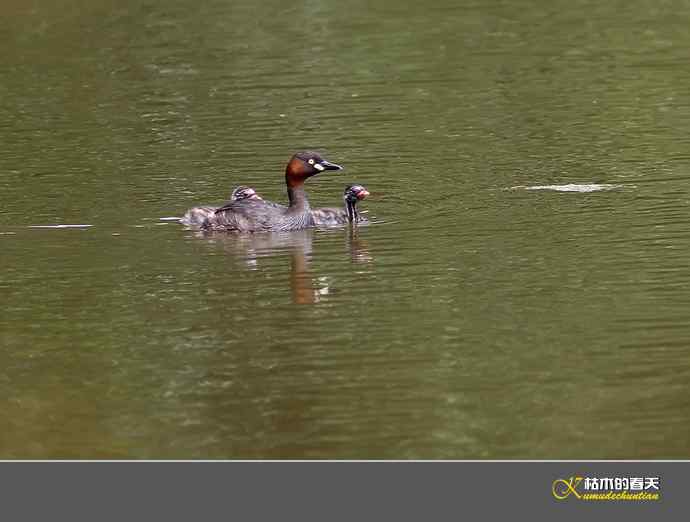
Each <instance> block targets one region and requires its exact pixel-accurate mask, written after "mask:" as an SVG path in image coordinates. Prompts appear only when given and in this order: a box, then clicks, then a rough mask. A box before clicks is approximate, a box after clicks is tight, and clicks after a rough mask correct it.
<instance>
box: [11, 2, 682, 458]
mask: <svg viewBox="0 0 690 522" xmlns="http://www.w3.org/2000/svg"><path fill="white" fill-rule="evenodd" d="M58 4H59V5H58ZM3 11H4V13H3V17H2V19H0V44H1V47H0V48H2V52H1V53H0V97H1V99H2V104H0V138H1V142H2V147H1V149H0V194H1V196H0V201H1V202H2V204H1V205H0V253H1V254H0V259H1V260H2V270H1V271H0V296H1V302H2V308H1V311H2V314H1V315H0V417H1V418H2V419H3V422H2V423H3V428H2V429H0V457H2V458H249V459H253V458H384V459H387V458H399V459H408V458H429V459H437V458H458V459H468V458H472V459H473V458H477V459H517V458H520V459H542V458H547V459H551V458H562V459H585V458H678V457H685V458H687V456H688V454H689V452H690V413H689V411H690V410H689V409H688V406H689V405H690V400H689V399H688V397H689V396H690V395H689V394H688V381H689V379H690V321H689V319H690V288H689V281H690V260H689V259H690V153H689V152H688V151H689V150H690V149H689V148H688V146H689V144H690V98H689V97H688V89H687V86H688V85H690V68H689V67H688V62H687V49H688V47H689V46H690V33H689V32H688V30H687V19H688V15H690V4H689V3H688V2H684V1H675V2H674V1H671V2H653V1H642V0H635V1H633V2H622V3H621V2H604V3H601V2H595V1H576V2H573V1H567V2H566V1H561V0H559V1H555V2H535V1H522V0H521V1H514V0H511V1H499V2H492V3H490V5H485V3H482V2H452V1H448V0H445V1H438V2H434V3H433V4H431V5H428V4H420V3H418V2H412V1H403V2H401V1H399V0H395V1H393V0H382V1H380V2H376V3H374V4H372V3H371V2H365V1H355V2H339V1H336V0H319V1H315V0H305V1H295V0H288V1H284V0H281V1H277V0H267V1H264V2H260V3H257V2H255V1H250V0H237V1H233V2H227V1H221V0H210V1H207V2H203V3H201V4H200V3H199V2H195V1H191V0H169V1H165V2H163V1H156V0H137V1H132V2H126V3H124V4H123V3H122V2H116V1H114V0H89V1H86V0H67V1H65V2H59V3H54V2H48V1H43V0H34V1H31V2H25V1H19V0H10V1H6V2H5V5H4V8H3ZM302 149H314V150H318V151H320V152H321V153H323V155H324V156H325V157H326V158H328V159H329V160H331V161H334V162H337V163H339V164H342V165H343V166H344V167H345V170H344V171H343V172H342V173H324V174H323V175H321V176H319V177H317V178H314V179H312V180H310V181H309V182H308V191H309V195H310V199H311V202H312V204H313V205H314V206H325V205H330V206H333V205H338V204H339V202H340V197H341V193H342V189H343V187H344V186H345V185H346V184H347V183H351V182H358V183H361V184H364V185H365V186H366V187H367V188H368V189H369V191H370V192H371V196H370V197H369V198H368V199H367V200H366V201H365V202H363V204H362V205H361V207H362V208H363V209H364V210H367V211H368V213H367V215H368V216H369V219H370V220H372V221H373V223H372V224H371V225H370V226H367V227H360V228H359V229H357V230H350V229H348V228H341V229H332V230H308V231H303V232H297V233H292V234H282V235H270V234H268V235H256V236H253V237H237V236H229V235H222V234H215V235H212V236H204V235H202V234H199V233H198V232H195V231H194V230H189V229H185V228H184V227H182V226H181V225H179V224H177V223H174V222H170V221H162V220H160V218H163V217H169V216H179V215H181V214H182V213H183V212H184V210H185V209H186V208H188V207H190V206H193V205H195V204H199V203H221V202H223V201H224V200H225V198H226V196H227V194H228V192H229V190H230V189H231V188H232V187H233V186H235V185H238V184H249V185H252V186H253V187H255V188H256V189H257V190H258V191H259V192H260V193H261V194H262V195H263V196H264V197H267V198H270V199H274V200H281V201H282V200H284V198H285V195H284V185H283V171H284V166H285V163H286V161H287V160H288V158H289V157H290V156H291V154H292V153H294V152H295V151H297V150H302ZM55 225H83V226H78V227H64V226H63V227H55ZM32 226H33V227H38V228H32Z"/></svg>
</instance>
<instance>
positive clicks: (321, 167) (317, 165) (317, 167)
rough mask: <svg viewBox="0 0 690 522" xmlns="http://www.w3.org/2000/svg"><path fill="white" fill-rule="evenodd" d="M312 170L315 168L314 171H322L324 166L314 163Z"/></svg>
mask: <svg viewBox="0 0 690 522" xmlns="http://www.w3.org/2000/svg"><path fill="white" fill-rule="evenodd" d="M314 168H315V169H316V170H323V169H324V166H323V165H321V163H314Z"/></svg>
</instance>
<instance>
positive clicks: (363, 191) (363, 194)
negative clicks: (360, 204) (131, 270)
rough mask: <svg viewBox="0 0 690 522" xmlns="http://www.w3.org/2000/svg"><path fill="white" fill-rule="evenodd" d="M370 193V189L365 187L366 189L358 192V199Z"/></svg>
mask: <svg viewBox="0 0 690 522" xmlns="http://www.w3.org/2000/svg"><path fill="white" fill-rule="evenodd" d="M368 195H369V191H368V190H366V189H365V190H360V191H359V192H357V199H364V198H366V197H367V196H368Z"/></svg>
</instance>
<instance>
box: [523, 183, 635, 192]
mask: <svg viewBox="0 0 690 522" xmlns="http://www.w3.org/2000/svg"><path fill="white" fill-rule="evenodd" d="M620 188H623V185H612V184H608V183H567V184H565V185H533V186H529V187H528V186H525V185H521V186H518V187H510V189H511V190H517V189H522V190H553V191H555V192H600V191H604V190H615V189H620Z"/></svg>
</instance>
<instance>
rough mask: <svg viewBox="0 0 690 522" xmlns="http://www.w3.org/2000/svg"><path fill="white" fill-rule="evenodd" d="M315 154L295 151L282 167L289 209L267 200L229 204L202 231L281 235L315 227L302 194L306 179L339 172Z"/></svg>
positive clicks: (215, 214)
mask: <svg viewBox="0 0 690 522" xmlns="http://www.w3.org/2000/svg"><path fill="white" fill-rule="evenodd" d="M341 169H342V167H341V166H340V165H336V164H335V163H331V162H329V161H327V160H325V159H324V158H322V157H321V156H320V155H319V154H317V153H316V152H298V153H297V154H295V155H294V156H293V157H292V158H291V159H290V161H289V162H288V164H287V167H286V168H285V185H286V186H287V193H288V202H289V204H288V206H287V207H286V206H283V205H279V204H276V203H273V202H270V201H265V200H256V199H244V200H241V201H231V202H229V203H227V204H225V205H223V206H222V207H220V208H219V209H217V210H216V211H215V212H214V213H213V215H211V216H209V217H208V218H207V219H206V220H205V221H204V223H203V224H202V228H203V229H205V230H218V231H226V232H280V231H289V230H301V229H304V228H310V227H313V226H315V223H314V218H313V217H312V213H311V208H310V207H309V200H308V199H307V194H306V192H305V191H304V183H305V181H306V180H307V179H309V178H311V177H312V176H316V175H317V174H319V173H321V172H324V171H327V170H341Z"/></svg>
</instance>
